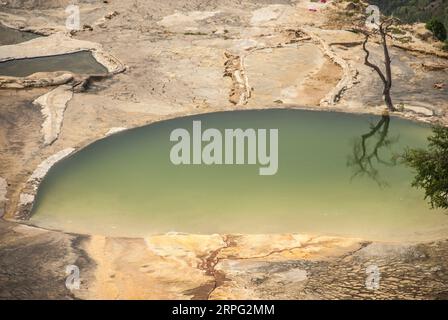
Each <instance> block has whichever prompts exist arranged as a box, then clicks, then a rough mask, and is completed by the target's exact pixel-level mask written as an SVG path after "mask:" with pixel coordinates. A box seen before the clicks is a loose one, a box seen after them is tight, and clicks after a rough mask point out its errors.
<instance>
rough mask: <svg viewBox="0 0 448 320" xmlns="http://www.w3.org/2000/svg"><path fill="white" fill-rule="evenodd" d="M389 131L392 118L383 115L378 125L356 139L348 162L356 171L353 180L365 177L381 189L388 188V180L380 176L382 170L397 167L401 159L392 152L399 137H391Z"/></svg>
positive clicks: (374, 124)
mask: <svg viewBox="0 0 448 320" xmlns="http://www.w3.org/2000/svg"><path fill="white" fill-rule="evenodd" d="M389 129H390V116H389V115H383V116H381V119H380V120H379V121H378V122H377V123H372V124H370V129H369V131H368V132H366V133H365V134H363V135H361V136H360V137H359V138H356V139H355V141H354V143H353V149H352V151H353V153H352V154H351V155H350V156H348V161H347V166H348V167H352V168H353V170H354V173H353V175H352V180H353V179H354V178H357V177H362V176H365V177H368V178H370V179H372V180H374V181H375V182H376V183H377V184H378V185H379V186H380V187H386V186H388V183H387V180H386V179H385V178H383V177H381V175H380V170H381V169H380V168H381V167H382V166H386V167H393V166H396V165H397V162H398V158H399V155H397V154H394V153H393V150H392V146H393V144H395V143H397V142H398V140H399V137H398V136H396V137H389Z"/></svg>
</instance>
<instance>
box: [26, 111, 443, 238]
mask: <svg viewBox="0 0 448 320" xmlns="http://www.w3.org/2000/svg"><path fill="white" fill-rule="evenodd" d="M193 120H201V121H202V127H203V129H206V128H217V129H220V130H224V129H229V128H242V129H247V128H254V129H257V128H264V129H271V128H272V129H276V128H278V133H279V141H278V146H279V151H278V172H277V174H276V175H271V176H262V175H259V174H258V168H259V165H179V166H176V165H173V164H172V163H171V161H170V150H171V147H172V146H173V145H174V144H175V143H174V142H171V141H170V139H169V137H170V133H171V131H172V130H173V129H176V128H185V129H187V130H189V131H191V128H192V121H193ZM375 126H376V127H375ZM374 128H377V129H378V130H377V131H375V130H374ZM430 133H431V130H430V128H429V127H428V126H427V125H423V124H419V123H414V122H411V121H407V120H402V119H398V118H388V117H379V116H371V115H352V114H344V113H333V112H332V113H330V112H315V111H303V110H263V111H236V112H220V113H212V114H206V115H199V116H192V117H184V118H178V119H174V120H169V121H163V122H159V123H155V124H152V125H149V126H145V127H142V128H137V129H133V130H129V131H126V132H121V133H119V134H116V135H113V136H111V137H109V138H106V139H104V140H100V141H98V142H95V143H93V144H91V145H89V146H88V147H86V148H85V149H83V150H81V151H80V152H78V153H76V154H74V155H72V156H70V157H69V158H67V159H65V160H63V161H61V162H59V163H58V164H56V165H55V166H54V167H53V168H52V169H51V170H50V172H49V173H48V175H47V176H46V177H45V179H44V180H43V182H42V184H41V185H40V188H39V190H38V195H37V198H36V202H35V205H34V208H33V216H32V218H31V222H32V223H33V224H36V225H39V226H43V227H47V228H53V229H62V230H65V231H71V232H81V233H92V234H106V235H119V236H144V235H148V234H154V233H165V232H170V231H175V232H186V233H206V234H210V233H283V232H294V233H295V232H297V233H310V234H327V235H341V236H355V237H362V238H366V239H376V240H417V239H421V238H432V237H437V236H443V235H445V236H446V234H447V232H446V231H447V230H448V215H446V214H445V213H446V212H444V211H441V210H430V208H429V206H428V204H427V203H426V201H425V200H424V199H423V191H421V190H417V189H415V188H412V187H411V181H412V178H413V172H412V171H411V170H410V169H409V168H407V167H405V166H404V165H401V164H400V163H399V162H397V163H396V162H395V161H394V158H396V155H398V154H400V153H401V152H402V151H403V150H404V148H406V147H425V146H426V138H427V136H428V135H429V134H430ZM363 138H364V144H363V143H362V142H363ZM363 146H364V147H365V148H364V147H363ZM364 150H365V152H364ZM375 151H376V153H375ZM375 155H378V158H376V157H375ZM369 163H371V165H370V164H369Z"/></svg>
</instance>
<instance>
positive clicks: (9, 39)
mask: <svg viewBox="0 0 448 320" xmlns="http://www.w3.org/2000/svg"><path fill="white" fill-rule="evenodd" d="M38 37H40V36H39V35H38V34H35V33H32V32H27V31H20V30H15V29H11V28H8V27H6V26H4V25H3V24H1V23H0V46H4V45H11V44H17V43H21V42H25V41H28V40H32V39H35V38H38Z"/></svg>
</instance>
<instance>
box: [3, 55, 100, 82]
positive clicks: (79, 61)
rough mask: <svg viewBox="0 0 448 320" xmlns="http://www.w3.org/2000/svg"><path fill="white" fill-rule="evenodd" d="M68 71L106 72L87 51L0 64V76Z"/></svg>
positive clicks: (22, 75) (81, 72)
mask: <svg viewBox="0 0 448 320" xmlns="http://www.w3.org/2000/svg"><path fill="white" fill-rule="evenodd" d="M54 71H70V72H73V73H76V74H104V73H107V72H108V70H107V68H106V67H104V66H103V65H102V64H100V63H99V62H98V61H96V59H95V58H94V57H93V55H92V53H91V52H89V51H79V52H74V53H68V54H61V55H55V56H46V57H37V58H29V59H15V60H8V61H5V62H0V75H2V76H10V77H27V76H29V75H31V74H33V73H36V72H54Z"/></svg>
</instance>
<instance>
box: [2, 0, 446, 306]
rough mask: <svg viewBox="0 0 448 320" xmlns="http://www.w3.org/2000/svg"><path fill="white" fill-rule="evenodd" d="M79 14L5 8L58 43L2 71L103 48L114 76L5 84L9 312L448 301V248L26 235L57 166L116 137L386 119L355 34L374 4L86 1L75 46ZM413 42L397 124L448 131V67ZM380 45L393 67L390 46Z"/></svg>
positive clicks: (402, 76)
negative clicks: (180, 123)
mask: <svg viewBox="0 0 448 320" xmlns="http://www.w3.org/2000/svg"><path fill="white" fill-rule="evenodd" d="M70 3H71V1H69V0H51V1H50V0H49V1H37V0H36V1H33V0H27V1H24V0H5V1H2V3H1V4H0V21H1V22H2V23H3V24H4V25H7V26H10V27H14V28H18V29H22V30H28V31H33V32H37V33H39V34H42V35H46V37H39V38H35V39H33V40H31V41H27V42H23V43H21V44H17V45H8V46H0V61H4V60H9V59H17V58H26V57H35V56H43V55H54V54H61V53H69V52H75V51H79V50H88V51H90V52H92V54H93V55H94V57H95V58H96V59H97V60H98V61H99V62H101V63H103V64H104V65H105V66H106V67H107V68H108V70H109V72H110V74H109V75H107V76H106V75H96V76H95V77H86V76H85V75H84V76H83V75H76V74H71V73H69V72H56V73H40V74H35V75H32V76H29V77H27V78H11V77H4V76H0V88H1V89H0V124H1V125H0V145H1V152H0V163H1V166H0V215H2V214H4V218H7V219H8V220H9V221H5V220H2V221H0V230H1V232H0V246H1V249H0V255H1V256H2V259H0V264H1V266H0V269H1V270H2V271H0V272H1V274H0V297H1V298H13V297H14V298H25V297H33V298H34V297H35V298H51V297H54V298H74V297H77V298H200V299H205V298H212V299H213V298H216V299H219V298H304V299H307V298H446V297H447V292H448V290H447V281H446V280H447V279H446V277H447V273H446V268H447V264H446V262H445V261H443V257H444V256H445V254H446V250H447V248H448V243H447V242H446V241H438V242H431V243H424V244H379V243H365V242H363V241H361V240H351V239H336V238H310V237H306V236H298V235H271V236H262V235H260V236H256V237H255V236H248V235H215V236H204V237H205V238H200V237H199V238H198V236H194V235H188V236H187V235H182V236H180V235H177V236H170V235H166V236H160V237H150V238H148V239H121V238H120V239H117V238H104V237H101V236H91V237H87V236H86V237H84V236H78V235H68V234H64V233H61V232H53V231H45V230H39V229H34V228H29V227H26V226H22V225H20V224H16V222H13V221H14V220H15V219H17V218H26V217H27V216H28V214H29V209H30V207H31V205H32V201H33V199H34V194H35V191H36V188H37V186H38V184H39V182H40V179H41V178H42V177H43V176H44V175H45V173H46V171H47V170H48V169H49V167H51V165H52V164H53V163H54V162H55V161H56V160H58V159H59V158H60V157H61V156H64V155H66V154H68V153H69V152H72V151H74V150H77V149H79V148H82V147H83V146H85V145H87V144H89V143H91V142H93V141H95V140H97V139H100V138H103V137H105V136H107V135H108V134H110V133H111V132H114V131H117V130H122V129H124V128H132V127H136V126H141V125H145V124H149V123H152V122H155V121H158V120H161V119H166V118H173V117H176V116H179V115H185V114H194V113H203V112H212V111H218V110H235V109H247V108H311V109H312V108H317V109H320V110H338V111H344V112H369V113H381V112H382V111H383V109H384V106H383V105H382V101H381V83H380V80H379V79H378V78H377V77H376V75H375V74H374V73H373V72H372V71H371V70H370V69H369V68H367V67H365V66H364V65H363V54H362V48H361V43H362V40H363V37H362V36H361V35H359V34H357V33H354V32H351V31H350V30H351V29H352V28H353V27H354V26H355V25H357V24H359V21H360V16H361V13H362V12H363V8H362V7H361V6H359V5H353V4H352V5H350V3H348V2H343V1H329V2H328V3H327V4H316V6H317V12H314V11H310V10H309V6H310V3H309V2H308V1H305V0H297V1H293V0H291V1H290V0H263V1H259V0H257V1H255V0H253V1H252V0H244V1H235V0H224V1H201V0H194V1H188V2H187V1H180V0H179V1H167V2H160V1H153V0H150V1H143V0H133V1H118V0H109V1H107V2H103V1H87V0H84V1H79V5H80V9H81V10H80V12H81V16H80V17H81V29H82V30H80V31H77V32H73V31H72V32H69V31H68V30H66V28H65V26H64V24H65V19H66V16H67V15H66V13H65V7H66V6H67V5H68V4H70ZM401 29H402V30H401V31H400V33H397V34H396V35H395V36H394V40H391V51H392V57H393V62H392V65H393V75H394V79H395V82H394V87H393V97H394V100H395V102H396V104H397V105H400V106H402V107H403V109H402V110H401V111H400V112H397V115H398V116H402V117H407V118H412V119H417V120H421V121H427V122H434V121H442V122H443V123H448V117H447V113H446V111H447V108H448V105H447V102H446V101H448V99H447V98H448V87H447V86H448V83H447V82H446V81H447V79H448V69H447V66H448V62H447V57H448V55H447V54H446V53H444V52H442V51H440V50H438V47H437V44H435V43H434V42H432V41H431V40H430V39H429V40H428V38H427V36H426V35H424V31H421V30H420V29H418V27H410V26H401ZM425 37H426V38H425ZM422 39H426V40H422ZM370 46H371V50H372V54H373V59H374V60H376V61H379V57H380V54H381V50H380V47H379V46H378V44H376V43H372V44H370ZM277 237H278V238H277ZM36 261H46V262H45V264H44V263H39V264H36ZM67 264H77V265H79V266H80V268H81V276H82V277H83V279H84V282H83V284H82V288H81V290H79V291H76V292H69V291H67V290H66V289H65V286H64V281H65V280H64V278H65V276H66V275H65V269H64V268H65V266H66V265H67ZM370 264H374V265H378V267H379V268H380V270H381V272H382V279H383V280H382V282H381V283H382V285H381V287H380V289H379V290H376V291H371V290H367V289H366V287H365V284H364V282H365V278H366V276H367V275H366V272H365V269H366V267H367V266H368V265H370ZM18 266H20V267H18ZM186 274H188V275H189V276H188V277H186V276H185V275H186ZM186 279H188V280H186ZM18 281H20V284H18Z"/></svg>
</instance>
